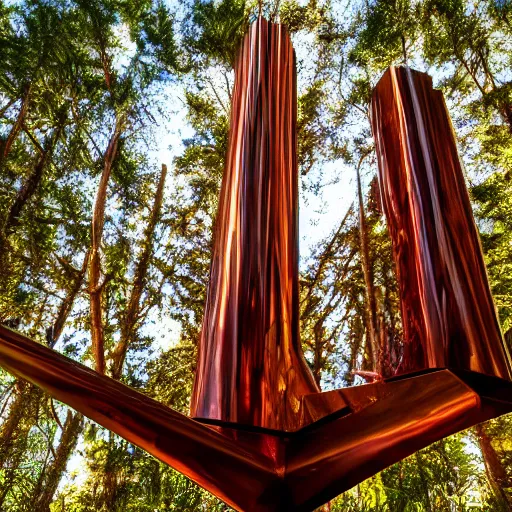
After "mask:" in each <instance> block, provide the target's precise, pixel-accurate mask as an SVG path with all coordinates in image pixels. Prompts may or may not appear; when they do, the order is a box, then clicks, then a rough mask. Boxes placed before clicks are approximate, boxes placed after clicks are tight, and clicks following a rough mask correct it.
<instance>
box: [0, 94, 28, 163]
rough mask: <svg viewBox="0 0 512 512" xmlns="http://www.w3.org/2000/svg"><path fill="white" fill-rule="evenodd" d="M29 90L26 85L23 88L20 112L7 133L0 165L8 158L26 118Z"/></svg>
mask: <svg viewBox="0 0 512 512" xmlns="http://www.w3.org/2000/svg"><path fill="white" fill-rule="evenodd" d="M30 89H31V87H30V85H28V84H27V85H26V86H25V87H24V91H23V96H22V97H21V107H20V111H19V112H18V117H17V118H16V121H15V122H14V124H13V125H12V128H11V131H10V132H9V135H8V136H7V140H6V141H5V145H4V147H3V151H2V154H1V157H0V164H1V163H3V162H4V161H5V159H6V158H7V157H8V156H9V153H10V152H11V147H12V145H13V143H14V141H15V140H16V137H17V136H18V134H19V133H20V131H21V128H22V126H23V122H24V121H25V117H26V116H27V112H28V106H29V103H30Z"/></svg>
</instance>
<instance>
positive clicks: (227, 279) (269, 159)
mask: <svg viewBox="0 0 512 512" xmlns="http://www.w3.org/2000/svg"><path fill="white" fill-rule="evenodd" d="M235 73H236V75H235V86H234V91H233V99H232V106H231V126H230V137H229V149H228V153H227V158H226V167H225V170H224V179H223V182H222V189H221V193H220V205H219V211H218V214H217V222H216V230H215V235H214V250H213V259H212V263H211V270H210V282H209V288H208V298H207V302H206V307H205V314H204V320H203V327H202V333H201V340H200V345H199V360H198V365H197V373H196V379H195V384H194V391H193V396H192V405H191V415H192V416H194V417H199V418H208V419H215V420H221V421H227V422H237V423H240V424H246V425H256V426H261V427H267V428H272V429H284V430H293V429H296V428H298V427H299V426H300V403H301V400H300V397H301V396H302V395H304V394H307V393H312V392H316V391H319V389H318V387H317V386H316V384H315V381H314V379H313V376H312V374H311V372H310V371H309V368H308V367H307V365H306V363H305V361H304V358H303V355H302V350H301V347H300V340H299V306H298V293H299V292H298V286H299V280H298V270H299V269H298V256H299V252H298V171H297V156H296V154H297V152H296V147H297V136H296V124H297V92H296V74H295V54H294V50H293V47H292V44H291V41H290V37H289V36H288V33H287V31H286V29H285V28H284V27H283V26H282V25H278V24H273V23H269V22H267V21H266V20H265V19H263V18H259V19H258V20H257V21H256V22H254V23H253V24H252V25H251V27H250V29H249V33H248V34H247V35H246V37H245V39H244V41H243V44H242V48H241V50H240V54H239V56H238V60H237V63H236V67H235Z"/></svg>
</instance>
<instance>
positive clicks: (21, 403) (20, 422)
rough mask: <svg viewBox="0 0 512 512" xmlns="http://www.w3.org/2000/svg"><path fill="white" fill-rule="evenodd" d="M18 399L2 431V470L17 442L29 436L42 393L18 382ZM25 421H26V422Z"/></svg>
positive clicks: (24, 383) (10, 409)
mask: <svg viewBox="0 0 512 512" xmlns="http://www.w3.org/2000/svg"><path fill="white" fill-rule="evenodd" d="M16 385H17V386H18V391H17V394H16V398H15V399H14V401H13V403H12V404H11V406H10V407H9V414H8V416H7V418H6V420H5V422H4V423H3V425H2V427H1V429H0V468H1V467H3V466H4V465H5V463H6V461H7V460H8V459H9V457H10V456H11V454H12V453H13V450H14V448H15V444H16V440H17V439H19V438H21V437H23V436H26V435H28V431H29V430H30V427H31V425H32V421H31V420H32V418H35V417H36V411H37V409H39V403H40V400H41V397H42V395H43V393H42V391H41V390H40V389H39V388H37V387H35V386H33V385H32V384H28V383H27V382H25V381H21V380H20V381H18V382H17V384H16ZM24 420H25V421H24Z"/></svg>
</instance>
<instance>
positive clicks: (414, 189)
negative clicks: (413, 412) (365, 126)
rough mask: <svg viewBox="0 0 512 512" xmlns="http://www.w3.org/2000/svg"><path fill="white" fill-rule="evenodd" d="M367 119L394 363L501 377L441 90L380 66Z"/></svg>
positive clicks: (503, 359)
mask: <svg viewBox="0 0 512 512" xmlns="http://www.w3.org/2000/svg"><path fill="white" fill-rule="evenodd" d="M372 119H373V133H374V136H375V145H376V152H377V158H378V163H379V177H380V180H379V182H380V186H381V197H382V203H383V207H384V212H385V213H386V218H387V222H388V227H389V231H390V234H391V238H392V240H393V247H394V255H395V262H396V265H397V271H398V276H399V283H400V295H401V305H402V322H403V326H404V334H405V346H404V357H403V361H402V367H401V371H413V370H418V369H423V368H435V367H450V368H461V369H466V370H473V371H476V372H481V373H485V374H487V375H496V376H497V377H501V378H503V379H510V377H511V374H510V363H509V357H508V355H507V354H506V349H505V346H504V344H503V340H502V336H501V332H500V327H499V323H498V318H497V315H496V310H495V307H494V303H493V300H492V296H491V291H490V288H489V283H488V280H487V273H486V269H485V264H484V260H483V255H482V250H481V247H480V240H479V237H478V232H477V229H476V226H475V221H474V219H473V214H472V211H471V204H470V202H469V196H468V192H467V189H466V185H465V182H464V175H463V172H462V168H461V163H460V160H459V155H458V153H457V146H456V143H455V136H454V133H453V129H452V126H451V123H450V118H449V115H448V112H447V110H446V105H445V103H444V99H443V95H442V93H441V92H440V91H436V90H434V89H433V88H432V79H431V78H430V77H429V76H428V75H426V74H424V73H418V72H417V71H412V70H411V69H409V68H407V67H399V68H394V67H393V68H390V69H389V70H388V71H387V72H386V73H385V74H384V76H383V77H382V79H381V80H380V82H379V84H378V85H377V87H376V89H375V92H374V94H373V101H372Z"/></svg>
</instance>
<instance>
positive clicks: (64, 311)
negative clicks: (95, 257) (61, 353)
mask: <svg viewBox="0 0 512 512" xmlns="http://www.w3.org/2000/svg"><path fill="white" fill-rule="evenodd" d="M89 255H90V252H89V251H87V252H86V254H85V257H84V261H83V263H82V268H81V269H80V271H79V272H78V274H77V275H76V278H75V282H74V283H73V286H72V288H71V289H70V290H69V293H68V295H67V296H66V298H65V299H64V300H63V301H62V303H61V305H60V308H59V311H58V312H57V317H56V318H55V322H53V325H52V326H51V327H49V328H48V329H47V330H46V341H47V343H48V346H49V347H50V348H53V347H54V346H55V344H56V343H57V341H58V339H59V338H60V336H61V334H62V331H63V330H64V326H65V325H66V321H67V319H68V316H69V314H70V313H71V310H72V309H73V304H74V302H75V299H76V296H77V295H78V293H79V292H80V289H81V288H82V285H83V282H84V278H85V274H86V273H87V265H88V264H89Z"/></svg>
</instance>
